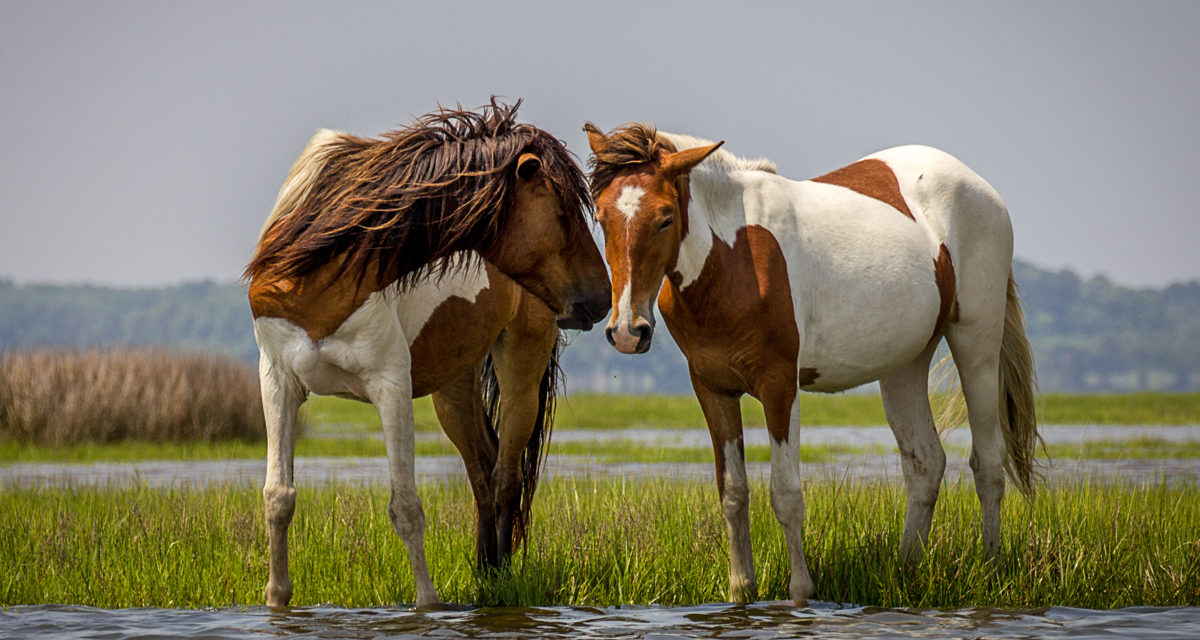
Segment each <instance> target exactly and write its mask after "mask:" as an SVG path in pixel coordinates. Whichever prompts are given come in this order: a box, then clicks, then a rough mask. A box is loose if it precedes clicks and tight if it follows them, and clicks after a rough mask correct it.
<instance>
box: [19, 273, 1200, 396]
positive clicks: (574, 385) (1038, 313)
mask: <svg viewBox="0 0 1200 640" xmlns="http://www.w3.org/2000/svg"><path fill="white" fill-rule="evenodd" d="M1014 271H1015V274H1016V278H1017V282H1018V284H1019V285H1020V288H1021V295H1022V297H1023V298H1024V299H1025V302H1026V304H1027V305H1028V309H1027V315H1026V320H1027V322H1028V331H1029V337H1030V341H1031V342H1032V343H1033V347H1034V352H1035V357H1036V359H1037V365H1038V376H1039V380H1040V382H1041V386H1042V388H1043V389H1044V390H1061V391H1085V390H1094V391H1120V390H1139V389H1168V390H1195V389H1200V282H1190V283H1187V284H1176V285H1171V286H1169V287H1166V288H1163V289H1133V288H1129V287H1122V286H1119V285H1116V284H1113V283H1112V282H1111V281H1109V280H1108V279H1107V278H1105V277H1103V276H1098V277H1094V278H1091V279H1087V280H1085V279H1082V278H1080V277H1079V276H1078V275H1077V274H1075V273H1074V272H1072V271H1069V270H1063V271H1058V272H1053V271H1047V270H1043V269H1039V268H1037V267H1034V266H1032V265H1029V264H1025V263H1021V262H1018V263H1016V266H1015V269H1014ZM570 338H571V346H570V347H569V348H568V349H567V350H566V352H565V354H564V356H563V369H564V371H565V374H566V376H567V383H568V389H569V390H571V391H607V392H624V393H647V392H658V393H688V392H690V391H691V385H690V382H689V381H688V375H687V365H686V363H685V362H684V359H683V356H682V354H680V353H679V349H678V348H677V347H676V346H675V344H674V343H673V342H672V341H671V340H670V336H669V334H668V332H667V330H666V326H665V325H664V324H663V323H659V325H658V331H657V332H656V334H655V342H654V346H653V347H652V348H651V350H650V352H649V353H647V354H644V355H640V356H626V355H622V354H620V353H617V351H616V350H615V349H613V348H612V347H610V346H609V345H608V343H607V342H606V341H605V339H604V335H603V331H601V330H595V331H592V332H590V333H583V334H581V333H576V332H572V333H571V336H570ZM44 345H60V346H61V345H66V346H80V347H83V346H96V345H114V346H115V345H134V346H171V347H177V348H182V349H187V350H193V351H218V352H221V353H224V354H227V355H231V356H234V357H236V358H239V359H242V360H246V361H248V362H253V361H254V360H255V359H256V358H257V357H258V350H257V348H256V347H255V344H254V335H253V331H252V325H251V317H250V308H249V305H248V304H247V302H246V292H245V289H244V288H243V287H242V286H241V285H238V284H235V283H215V282H198V283H191V284H184V285H178V286H170V287H160V288H144V289H129V288H113V287H99V286H91V285H67V286H59V285H33V284H31V285H16V284H14V283H12V282H10V281H5V280H0V349H4V350H12V349H18V348H24V347H34V346H44Z"/></svg>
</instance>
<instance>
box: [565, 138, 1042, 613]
mask: <svg viewBox="0 0 1200 640" xmlns="http://www.w3.org/2000/svg"><path fill="white" fill-rule="evenodd" d="M585 129H586V130H587V132H588V138H589V141H590V144H591V147H592V151H593V156H592V158H591V164H592V167H593V173H592V184H591V186H592V193H593V197H594V199H595V200H596V207H597V218H598V219H599V221H600V223H601V225H602V227H603V230H604V237H605V249H606V254H607V259H608V263H609V267H610V269H611V272H612V292H613V314H612V317H611V319H610V321H609V323H608V336H609V340H610V341H611V342H612V343H613V345H614V346H615V347H616V348H617V349H618V350H620V351H622V352H624V353H641V352H644V351H645V350H646V349H647V348H648V347H649V344H650V340H651V335H652V332H653V329H654V314H653V310H652V305H653V303H654V300H655V298H656V297H657V300H658V307H659V309H660V310H661V311H662V314H663V318H664V319H665V320H666V322H667V328H668V329H670V331H671V335H672V336H673V337H674V338H675V341H676V342H677V343H678V344H679V347H680V349H682V351H683V353H684V355H685V356H686V357H687V361H688V368H689V373H690V374H691V379H692V385H693V388H694V389H695V392H696V397H697V398H698V399H699V400H700V405H701V407H702V408H703V411H704V416H705V419H706V420H707V422H708V427H709V431H710V433H711V435H712V442H713V449H714V452H715V454H716V469H717V486H718V489H719V492H720V497H721V504H722V508H723V511H724V514H725V518H726V522H727V524H728V533H729V545H730V561H731V563H730V564H731V567H730V597H731V598H733V599H738V600H750V599H753V598H754V597H755V595H756V593H757V583H756V580H755V574H754V566H753V560H752V558H751V552H750V528H749V519H748V509H747V506H748V495H749V492H748V488H747V482H746V471H745V463H744V460H743V449H742V420H741V413H740V410H739V400H738V399H739V397H740V396H741V395H742V394H746V393H749V394H750V395H752V396H754V397H755V398H757V399H758V400H760V401H761V402H762V404H763V409H764V412H765V415H766V421H767V431H768V432H769V434H770V436H771V505H772V507H773V509H774V511H775V516H776V517H777V518H778V520H779V522H780V524H781V525H782V526H783V529H784V534H785V538H786V541H787V547H788V554H789V559H790V564H791V581H790V585H789V588H790V595H791V598H792V599H793V600H795V601H796V602H797V603H800V602H804V601H806V600H807V599H808V598H809V597H810V596H812V595H813V583H812V579H811V577H810V576H809V572H808V567H807V564H806V562H805V559H804V552H803V550H802V548H801V523H802V521H803V518H804V501H803V496H802V493H801V478H800V473H799V461H798V456H797V446H798V441H799V429H800V408H799V403H798V396H799V394H798V390H804V391H822V392H834V391H842V390H844V389H849V388H851V387H855V386H858V385H861V384H863V383H866V382H870V381H872V380H878V381H879V384H880V388H881V390H882V393H883V402H884V407H885V409H886V411H887V419H888V424H889V425H891V428H892V431H893V432H894V433H895V436H896V441H897V443H898V444H899V449H900V454H901V465H902V468H903V472H904V480H905V485H906V488H907V493H908V512H907V518H906V521H905V525H904V533H903V536H902V539H901V543H900V544H901V551H902V552H903V553H904V554H905V555H906V556H908V557H909V558H910V559H911V558H915V557H917V555H918V554H919V552H920V549H921V547H922V545H923V543H924V541H925V539H926V537H927V536H928V533H929V529H930V521H931V518H932V515H933V507H934V503H935V502H936V500H937V495H938V486H939V484H940V483H941V480H942V473H943V471H944V469H945V464H946V456H945V453H944V451H943V449H942V445H941V441H940V439H939V437H938V432H937V430H936V428H935V425H934V420H933V417H932V414H931V410H930V406H929V399H928V395H927V389H928V373H929V364H930V360H931V358H932V355H933V353H934V351H935V348H936V346H937V344H938V342H939V341H940V339H941V338H942V337H943V336H944V337H945V338H946V340H947V342H948V343H949V346H950V351H951V353H952V355H953V358H954V361H955V364H956V365H957V367H958V370H959V375H960V378H961V384H962V388H963V392H964V394H965V398H966V403H967V411H968V414H969V419H970V424H971V435H972V441H973V443H972V453H971V459H970V461H971V468H972V469H973V471H974V475H975V484H976V490H977V492H978V495H979V500H980V503H981V504H982V510H983V541H984V544H985V545H986V547H987V548H988V549H989V550H991V551H993V552H995V550H996V549H997V548H998V545H999V540H1000V538H999V519H1000V501H1001V497H1002V495H1003V493H1004V475H1005V470H1006V469H1007V471H1008V472H1009V474H1010V475H1011V476H1012V478H1013V480H1014V481H1015V482H1016V484H1017V485H1018V486H1019V487H1020V488H1021V489H1022V490H1023V491H1031V490H1032V483H1033V475H1034V472H1033V469H1032V462H1033V454H1034V451H1033V449H1034V446H1035V442H1036V441H1037V439H1038V435H1037V430H1036V425H1035V421H1034V377H1033V376H1034V371H1033V363H1032V357H1031V354H1030V349H1029V343H1028V341H1027V340H1026V338H1025V332H1024V320H1023V317H1022V313H1021V309H1020V301H1019V299H1018V298H1017V295H1016V290H1015V285H1014V283H1013V279H1012V272H1011V262H1012V228H1011V225H1010V223H1009V218H1008V213H1007V210H1006V209H1005V207H1004V204H1003V203H1002V202H1001V200H1000V197H999V196H998V195H997V194H996V192H995V191H994V190H993V189H992V187H990V186H989V185H988V184H987V183H986V182H984V180H983V179H982V178H980V177H979V176H978V175H976V174H975V173H974V172H972V171H971V170H970V169H968V168H967V167H966V166H964V165H963V164H962V163H961V162H959V161H958V160H956V159H954V158H953V157H951V156H949V155H947V154H946V153H943V152H941V151H938V150H936V149H931V148H928V147H919V146H909V147H898V148H895V149H889V150H886V151H882V152H880V153H877V154H875V155H872V156H870V157H868V158H865V159H863V160H860V161H858V162H855V163H853V164H851V165H849V166H847V167H844V168H841V169H838V170H837V171H834V172H832V173H829V174H827V175H824V176H821V177H819V178H815V179H813V180H805V181H794V180H789V179H787V178H783V177H781V176H779V175H777V174H776V172H775V167H774V165H773V164H772V163H771V162H769V161H766V160H745V159H741V158H737V157H735V156H734V155H732V154H730V153H729V152H727V151H725V150H722V149H718V147H720V146H721V143H716V144H713V143H712V142H710V141H706V140H701V139H698V138H693V137H689V136H682V135H673V134H667V133H661V132H656V131H654V129H652V128H651V127H648V126H645V125H640V124H630V125H626V126H624V127H622V128H619V129H618V130H616V131H614V132H611V133H610V134H608V135H605V134H604V133H602V132H601V131H599V130H598V129H596V128H595V127H594V126H592V125H590V124H589V125H587V126H586V127H585ZM664 278H665V280H666V282H665V283H664V282H663V280H664Z"/></svg>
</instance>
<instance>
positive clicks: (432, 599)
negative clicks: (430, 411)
mask: <svg viewBox="0 0 1200 640" xmlns="http://www.w3.org/2000/svg"><path fill="white" fill-rule="evenodd" d="M404 355H405V356H407V355H408V354H407V351H406V352H405V354H404ZM400 360H401V361H402V362H397V363H395V364H396V365H399V366H398V368H397V369H396V370H394V371H391V372H388V373H387V374H385V375H380V376H378V377H377V378H376V379H374V380H371V381H369V382H368V384H367V394H368V395H369V396H370V399H371V403H372V404H374V405H375V409H376V410H377V411H378V412H379V420H380V422H381V423H382V424H383V441H384V444H385V445H386V446H387V457H388V475H389V476H390V478H391V489H392V495H391V498H390V499H389V500H388V516H389V517H390V518H391V520H392V527H393V528H394V529H395V530H396V533H397V534H399V535H400V538H401V539H402V540H404V546H405V547H407V548H408V561H409V563H410V564H411V565H412V570H413V578H414V581H415V582H416V586H417V603H416V604H417V606H418V607H426V606H432V605H436V604H438V603H439V602H440V600H438V595H437V590H436V589H434V587H433V580H432V579H431V578H430V577H429V565H428V564H427V563H426V560H425V511H424V510H423V509H422V508H421V498H420V496H418V495H417V478H416V461H415V459H414V458H415V455H416V451H415V444H416V443H415V442H414V434H413V410H412V375H411V370H410V368H409V367H410V359H409V358H408V357H404V358H400Z"/></svg>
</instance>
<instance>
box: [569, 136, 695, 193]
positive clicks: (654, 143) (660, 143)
mask: <svg viewBox="0 0 1200 640" xmlns="http://www.w3.org/2000/svg"><path fill="white" fill-rule="evenodd" d="M583 128H584V130H585V131H588V132H590V133H601V131H600V130H599V129H597V128H596V126H595V125H593V124H592V123H590V122H589V123H587V124H585V125H583ZM604 140H605V147H604V148H603V149H600V150H599V151H596V150H592V155H591V157H589V158H588V167H589V168H591V173H592V178H591V189H592V199H593V200H595V199H596V198H599V197H600V194H601V193H602V192H603V191H604V190H605V189H607V188H608V185H610V184H612V181H613V178H616V177H617V174H618V173H620V172H621V171H622V170H624V169H627V168H629V167H633V166H637V165H640V164H648V163H651V162H654V161H655V160H658V158H659V156H660V155H662V154H663V153H674V152H675V151H676V150H677V149H675V145H673V144H671V142H670V141H668V140H667V139H665V138H660V137H659V136H658V130H657V129H656V128H655V127H654V125H650V124H646V123H644V122H631V123H629V124H626V125H624V126H621V127H618V128H616V129H613V131H612V133H609V134H608V135H606V136H604Z"/></svg>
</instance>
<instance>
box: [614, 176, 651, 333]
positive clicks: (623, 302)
mask: <svg viewBox="0 0 1200 640" xmlns="http://www.w3.org/2000/svg"><path fill="white" fill-rule="evenodd" d="M645 195H646V190H645V189H643V188H641V187H639V186H636V185H625V187H624V188H622V189H621V195H619V196H618V197H617V203H616V204H617V211H620V212H621V215H623V216H625V239H626V250H627V251H628V249H629V247H628V240H629V234H630V228H631V227H632V226H633V221H634V220H635V219H636V218H637V213H638V208H639V207H641V205H642V197H643V196H645ZM625 260H626V262H627V265H628V267H629V272H628V276H627V280H626V282H625V289H624V290H623V291H622V292H621V298H620V299H619V300H618V301H617V308H616V309H614V312H615V315H616V317H615V318H614V321H615V322H614V326H613V332H612V338H613V342H614V343H615V346H616V347H617V350H618V351H620V352H622V353H634V352H635V351H636V350H637V344H638V341H639V339H638V337H637V336H635V335H633V333H632V332H631V331H630V325H631V324H632V323H633V282H632V279H633V265H632V261H631V258H630V256H628V255H626V256H625Z"/></svg>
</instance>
